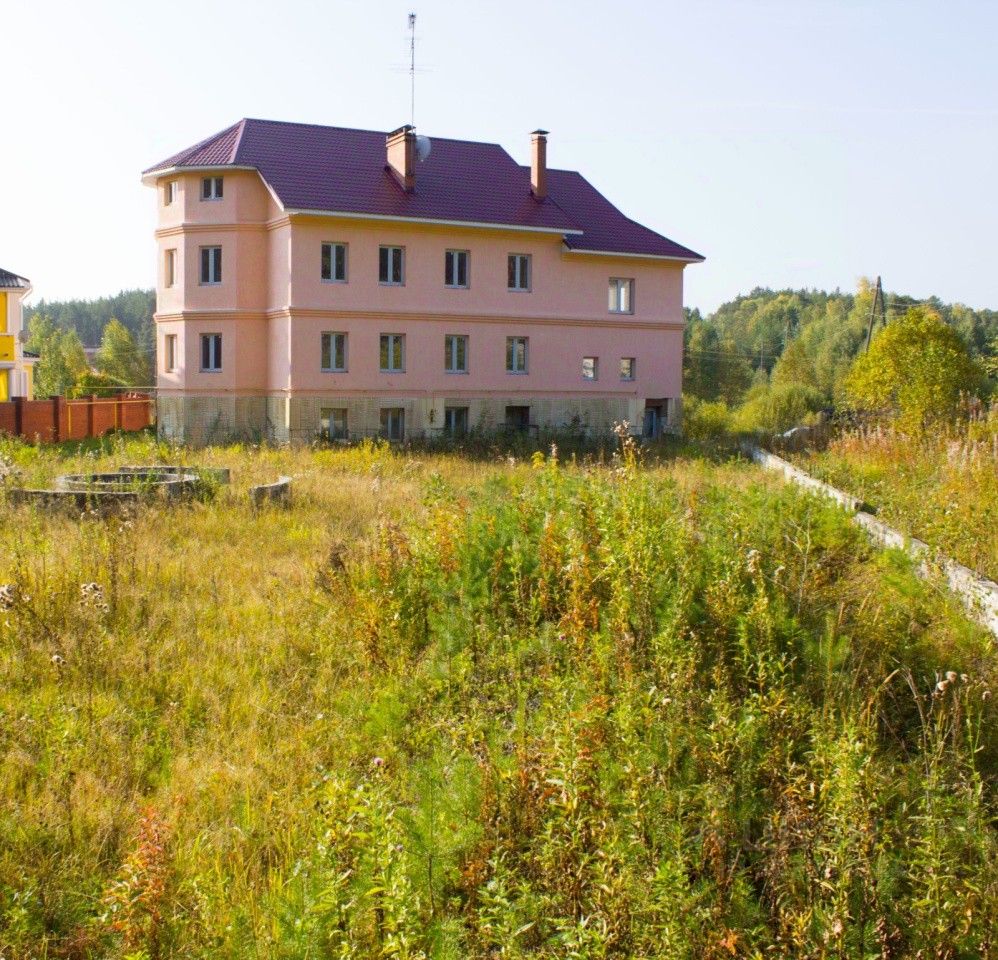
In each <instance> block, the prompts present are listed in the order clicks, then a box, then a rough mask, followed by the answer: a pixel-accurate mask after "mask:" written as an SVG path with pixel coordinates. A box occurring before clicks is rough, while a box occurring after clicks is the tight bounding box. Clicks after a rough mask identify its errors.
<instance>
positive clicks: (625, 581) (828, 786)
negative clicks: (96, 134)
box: [0, 439, 998, 960]
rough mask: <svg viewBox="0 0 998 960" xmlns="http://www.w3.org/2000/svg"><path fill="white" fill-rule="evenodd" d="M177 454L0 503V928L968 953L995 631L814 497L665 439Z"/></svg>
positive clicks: (150, 940)
mask: <svg viewBox="0 0 998 960" xmlns="http://www.w3.org/2000/svg"><path fill="white" fill-rule="evenodd" d="M0 455H2V456H3V457H4V458H5V462H6V463H7V468H8V469H12V470H14V471H15V473H14V475H12V476H10V477H8V479H7V481H6V482H7V483H8V484H13V483H19V482H28V483H29V484H31V485H35V484H39V483H41V482H43V481H45V480H47V479H51V478H52V477H54V476H55V475H56V474H59V473H65V472H87V471H92V470H98V469H100V470H103V469H107V468H108V467H111V466H113V465H116V464H121V463H136V462H140V463H141V462H152V461H155V460H157V459H163V460H165V461H167V462H170V461H174V460H175V458H176V457H177V456H178V454H177V452H175V451H170V450H168V449H166V448H160V447H158V446H157V445H155V444H154V443H153V442H152V441H149V440H141V439H140V440H129V441H119V442H108V443H106V444H104V445H102V446H95V447H94V448H93V449H92V450H91V452H89V453H85V454H73V453H71V452H68V451H66V450H63V451H55V450H39V449H37V448H34V447H29V446H22V445H17V444H13V443H4V444H2V445H0ZM181 455H182V456H183V457H185V458H186V459H187V460H188V461H189V462H196V463H202V464H214V465H227V466H230V467H231V468H232V469H233V472H234V482H233V485H232V486H231V487H223V488H221V489H220V490H219V491H218V492H217V494H216V496H215V497H214V498H213V499H206V500H204V501H198V502H194V503H192V504H190V505H186V506H181V507H179V508H174V509H168V508H166V507H163V506H151V507H148V508H144V509H142V510H141V511H139V512H138V513H136V514H135V515H134V516H133V517H131V518H128V519H125V518H117V519H115V518H109V519H104V520H101V519H96V518H84V519H80V518H75V517H65V516H64V517H53V516H46V515H43V514H39V513H35V512H32V511H30V510H24V509H18V510H13V509H11V508H9V507H6V506H2V505H0V583H2V584H5V585H8V586H7V587H6V589H5V590H2V591H0V606H2V607H3V609H2V610H0V675H2V677H3V683H2V685H0V956H2V957H3V958H4V960H14V958H28V957H39V958H41V957H46V958H55V957H63V958H86V957H94V958H97V957H102V958H103V957H110V958H132V960H138V958H149V960H152V958H161V957H184V958H191V957H204V958H208V957H211V958H218V957H223V958H233V960H235V958H247V957H257V958H346V957H358V958H360V957H396V958H414V957H448V958H450V957H453V958H458V957H480V958H497V957H503V958H515V957H528V956H529V957H550V958H555V957H559V958H560V957H594V958H598V957H663V958H665V957H670V958H672V957H676V958H678V957H684V958H691V960H694V958H705V957H706V958H720V957H759V958H762V957H776V956H778V957H814V958H832V957H836V958H838V957H857V958H859V957H864V958H865V957H909V956H910V957H915V956H920V957H926V958H928V957H940V958H958V957H968V958H969V957H980V956H994V955H995V953H996V951H998V941H996V934H995V931H996V930H998V824H996V776H998V711H996V709H995V701H994V698H993V697H992V695H991V693H992V691H993V690H995V689H996V684H998V667H996V661H995V650H994V643H993V640H992V639H991V638H990V637H989V636H988V635H987V634H985V633H984V632H983V631H981V630H979V629H978V628H976V627H974V626H972V625H971V624H969V623H968V622H967V621H966V620H964V619H963V618H962V617H961V615H960V612H959V609H958V607H957V606H956V605H955V604H954V603H953V602H952V601H950V600H949V599H948V598H947V596H946V595H945V593H944V592H943V591H941V590H940V589H938V587H937V586H935V585H927V584H924V583H922V582H920V581H919V580H917V579H916V578H915V576H914V575H913V573H912V572H911V570H910V568H909V566H908V564H907V561H905V560H904V559H903V558H902V557H901V556H899V555H895V554H883V553H879V552H877V551H875V550H873V549H872V548H871V547H870V546H869V545H868V544H867V542H866V541H865V540H863V539H862V536H861V534H860V533H859V532H858V531H856V530H855V529H854V528H853V527H852V526H851V525H850V524H849V523H848V521H847V518H846V517H845V516H844V515H843V514H840V513H838V512H837V511H836V510H835V509H833V508H832V507H830V506H828V505H826V504H824V503H820V502H818V501H816V500H814V499H811V498H808V497H806V496H804V495H802V494H800V493H799V492H797V491H795V490H793V489H790V488H786V487H781V486H779V485H778V484H777V482H776V481H775V480H773V479H772V478H771V477H767V476H764V475H763V474H762V473H761V472H759V471H758V470H757V469H756V468H755V467H753V466H750V465H747V464H745V463H743V462H740V461H730V462H720V463H718V462H711V461H710V460H708V459H704V458H701V457H698V456H696V455H694V454H692V453H689V452H685V453H684V452H682V451H677V450H672V451H668V450H665V451H660V452H659V454H655V453H654V452H653V453H648V454H646V455H645V456H644V458H641V457H639V456H638V454H637V453H636V452H635V451H634V450H633V449H631V448H625V449H624V450H623V451H622V452H621V453H618V454H617V455H615V456H613V457H605V458H602V459H601V460H595V459H593V460H587V459H586V458H584V457H579V458H577V459H575V460H574V461H568V462H565V461H564V460H562V461H561V462H559V460H558V459H556V458H554V457H551V456H545V455H544V454H536V455H535V456H533V457H530V456H529V455H527V456H524V455H520V456H518V457H509V456H506V455H505V454H498V453H496V452H493V453H487V452H482V453H479V454H477V455H475V456H471V455H463V456H462V455H460V454H456V453H451V454H445V453H429V452H426V453H421V452H410V453H395V452H393V451H391V450H389V449H388V448H387V447H383V446H377V445H370V444H368V445H363V446H360V447H356V448H351V449H342V450H329V449H298V450H287V449H281V450H274V449H268V448H261V449H258V448H251V447H231V448H227V449H216V450H212V451H204V452H197V453H194V452H182V453H181ZM280 473H284V474H289V475H291V476H292V477H293V478H294V484H295V497H294V503H293V506H292V507H291V508H290V509H287V510H285V509H277V508H273V509H266V510H262V511H259V512H254V511H253V510H251V509H250V507H249V506H248V504H247V500H246V488H247V486H248V485H249V484H251V483H258V482H265V481H267V480H271V479H274V478H275V477H276V476H277V475H278V474H280Z"/></svg>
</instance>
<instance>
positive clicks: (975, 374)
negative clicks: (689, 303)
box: [683, 279, 998, 432]
mask: <svg viewBox="0 0 998 960" xmlns="http://www.w3.org/2000/svg"><path fill="white" fill-rule="evenodd" d="M874 301H875V286H874V284H873V283H872V282H871V281H869V280H866V279H863V280H861V281H860V283H859V287H858V289H857V291H856V293H854V294H852V293H842V292H840V291H835V292H833V293H827V292H825V291H820V290H769V289H763V288H757V289H755V290H753V291H752V292H751V293H749V294H746V295H744V296H739V297H736V298H735V299H734V300H732V301H730V302H728V303H725V304H723V305H722V306H720V307H719V308H718V309H717V310H716V311H715V312H714V313H713V314H711V315H709V316H706V317H705V316H703V315H702V314H701V313H700V311H698V310H687V311H686V320H687V325H686V333H685V346H686V350H685V356H684V369H683V391H684V394H685V395H686V398H687V413H688V414H691V415H692V417H693V420H694V422H696V420H697V418H698V417H699V418H700V420H701V421H707V422H706V424H705V426H706V427H707V429H708V431H709V428H710V425H711V424H713V426H714V427H717V428H720V426H721V425H722V424H723V425H724V426H725V427H726V428H728V429H733V430H735V431H743V432H748V431H757V430H762V431H779V430H785V429H787V428H788V427H791V426H794V425H796V424H800V423H804V422H808V419H809V418H813V417H815V416H816V415H818V414H820V413H821V412H826V413H829V412H832V411H856V410H863V411H876V412H887V411H891V412H892V413H895V414H897V415H899V416H901V417H903V418H904V419H906V422H907V425H908V426H912V425H913V424H915V423H916V422H918V423H925V422H928V421H929V420H932V419H933V418H937V417H944V416H947V415H949V414H951V413H953V412H954V411H955V410H956V409H957V408H958V407H959V406H960V405H961V404H965V403H967V402H970V403H973V402H975V401H977V400H984V399H987V398H988V397H990V396H991V395H993V393H994V390H995V386H996V378H998V311H995V310H973V309H971V308H970V307H967V306H964V305H963V304H946V303H943V302H942V301H941V300H939V299H938V298H936V297H931V298H929V299H928V300H922V301H918V300H915V299H913V298H911V297H907V296H902V295H898V294H888V295H887V296H886V297H885V303H884V304H883V309H882V310H881V309H879V308H878V309H874ZM878 307H879V305H878ZM871 321H872V323H871ZM871 334H872V336H871ZM688 419H689V418H688Z"/></svg>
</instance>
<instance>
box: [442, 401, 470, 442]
mask: <svg viewBox="0 0 998 960" xmlns="http://www.w3.org/2000/svg"><path fill="white" fill-rule="evenodd" d="M459 412H461V413H463V414H464V429H463V430H462V431H461V432H460V433H458V431H457V430H456V429H455V421H456V420H457V414H458V413H459ZM470 420H471V411H470V409H469V408H468V407H466V406H453V407H444V435H445V436H448V437H463V436H465V435H466V434H467V433H468V430H469V424H470Z"/></svg>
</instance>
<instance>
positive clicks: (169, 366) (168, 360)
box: [163, 333, 177, 373]
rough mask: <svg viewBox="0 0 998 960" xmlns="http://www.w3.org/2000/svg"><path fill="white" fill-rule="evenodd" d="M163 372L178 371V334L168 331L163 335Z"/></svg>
mask: <svg viewBox="0 0 998 960" xmlns="http://www.w3.org/2000/svg"><path fill="white" fill-rule="evenodd" d="M163 372H164V373H176V372H177V335H176V334H175V333H167V334H165V335H164V336H163Z"/></svg>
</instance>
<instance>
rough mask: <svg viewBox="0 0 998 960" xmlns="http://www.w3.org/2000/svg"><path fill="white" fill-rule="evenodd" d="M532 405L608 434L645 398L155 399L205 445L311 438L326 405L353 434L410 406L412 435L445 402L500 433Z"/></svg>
mask: <svg viewBox="0 0 998 960" xmlns="http://www.w3.org/2000/svg"><path fill="white" fill-rule="evenodd" d="M508 406H524V407H529V408H530V426H531V428H535V427H536V428H537V429H538V430H541V431H550V432H558V431H568V430H574V431H578V432H582V433H585V434H587V435H590V436H596V435H600V434H606V433H609V432H610V431H611V430H612V429H613V425H614V424H615V423H619V422H621V421H623V420H626V421H628V422H629V423H630V424H631V427H632V429H633V430H634V431H635V432H639V431H640V429H641V425H642V421H643V417H644V406H645V401H644V400H643V399H639V398H635V397H627V396H621V397H606V396H603V397H585V396H582V397H571V398H568V397H537V396H507V397H481V398H464V397H461V398H459V397H454V398H451V397H446V396H440V397H356V396H351V397H344V396H335V395H333V396H293V395H292V396H286V395H270V396H251V397H235V396H219V397H206V396H186V397H185V396H161V397H159V398H158V399H157V401H156V412H157V422H158V425H159V426H158V429H159V436H160V437H161V438H162V439H164V440H171V441H174V442H176V443H185V444H188V445H190V446H205V445H207V444H213V443H227V442H230V441H234V440H250V441H269V442H273V443H287V442H295V443H311V442H312V441H313V440H317V439H319V438H320V437H321V436H322V411H323V410H346V412H347V414H346V415H347V428H348V431H349V436H350V438H351V439H359V438H361V437H373V436H378V435H379V434H380V433H381V411H382V409H384V408H386V407H391V408H401V409H402V410H404V411H405V436H406V438H407V439H416V438H421V437H432V436H439V435H442V434H443V431H444V423H445V415H446V414H445V410H446V408H447V407H467V409H468V429H469V430H472V431H476V430H477V431H483V432H495V431H498V430H501V429H503V427H504V426H505V423H506V407H508ZM680 409H681V407H680V404H679V401H678V400H671V401H670V402H669V414H670V418H669V423H668V424H665V425H664V428H665V429H666V430H677V429H678V427H679V412H680Z"/></svg>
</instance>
